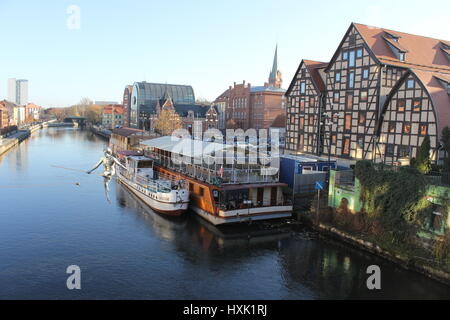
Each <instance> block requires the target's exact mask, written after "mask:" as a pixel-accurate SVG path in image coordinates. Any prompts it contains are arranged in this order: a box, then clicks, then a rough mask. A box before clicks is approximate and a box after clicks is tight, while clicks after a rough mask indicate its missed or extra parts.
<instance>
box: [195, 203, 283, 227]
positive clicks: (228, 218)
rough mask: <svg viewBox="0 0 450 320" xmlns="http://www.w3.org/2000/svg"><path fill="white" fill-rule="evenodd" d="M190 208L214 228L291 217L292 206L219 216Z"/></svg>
mask: <svg viewBox="0 0 450 320" xmlns="http://www.w3.org/2000/svg"><path fill="white" fill-rule="evenodd" d="M190 208H191V210H192V211H194V212H195V213H197V214H198V215H199V216H200V217H202V218H203V219H205V220H206V221H208V222H210V223H212V224H213V225H215V226H219V225H225V224H232V223H243V222H252V221H259V220H271V219H281V218H290V217H292V206H280V207H269V208H252V209H250V212H249V211H248V210H247V209H242V210H235V211H231V212H224V213H219V215H213V214H211V213H209V212H207V211H205V210H203V209H201V208H199V207H197V206H195V205H192V204H191V206H190Z"/></svg>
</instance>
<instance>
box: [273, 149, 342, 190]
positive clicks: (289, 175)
mask: <svg viewBox="0 0 450 320" xmlns="http://www.w3.org/2000/svg"><path fill="white" fill-rule="evenodd" d="M330 164H331V168H332V169H335V168H336V161H330V162H328V161H320V162H315V161H312V162H309V161H301V160H295V159H291V158H284V157H283V156H282V157H281V158H280V182H283V183H287V184H288V185H289V187H290V188H292V187H293V186H294V175H295V173H296V172H297V173H298V174H302V173H303V168H304V167H310V168H312V169H313V170H314V171H324V168H326V167H329V166H330ZM296 167H297V169H296Z"/></svg>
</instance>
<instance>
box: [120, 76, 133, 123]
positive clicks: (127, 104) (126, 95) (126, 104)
mask: <svg viewBox="0 0 450 320" xmlns="http://www.w3.org/2000/svg"><path fill="white" fill-rule="evenodd" d="M132 91H133V86H131V85H130V86H126V87H125V90H124V92H123V101H122V106H123V108H124V111H125V112H124V114H123V126H124V127H129V126H130V110H131V92H132Z"/></svg>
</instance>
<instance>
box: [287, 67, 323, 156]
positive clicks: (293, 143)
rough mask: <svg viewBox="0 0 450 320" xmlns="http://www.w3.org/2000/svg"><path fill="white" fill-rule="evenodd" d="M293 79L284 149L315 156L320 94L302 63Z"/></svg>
mask: <svg viewBox="0 0 450 320" xmlns="http://www.w3.org/2000/svg"><path fill="white" fill-rule="evenodd" d="M295 78H296V81H295V84H294V86H293V87H292V90H291V92H290V93H289V94H288V107H287V108H286V111H287V117H286V126H287V128H286V137H287V139H286V149H287V150H289V151H291V152H306V153H311V154H317V152H318V147H319V141H320V138H319V121H320V105H321V103H320V98H321V97H320V92H319V91H318V90H317V89H316V88H315V86H314V84H313V82H312V79H311V74H310V73H309V71H308V69H307V68H306V66H305V64H304V63H302V66H301V68H300V69H299V71H298V73H297V74H296V75H295Z"/></svg>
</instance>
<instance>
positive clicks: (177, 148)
mask: <svg viewBox="0 0 450 320" xmlns="http://www.w3.org/2000/svg"><path fill="white" fill-rule="evenodd" d="M141 144H142V145H144V146H147V147H151V148H155V149H159V150H163V151H168V152H171V153H176V154H179V155H182V156H188V157H191V158H197V157H202V156H207V155H211V154H212V153H214V152H220V151H222V150H224V149H227V148H233V147H234V146H233V145H227V144H222V143H216V142H206V141H201V140H193V139H188V138H178V137H173V136H164V137H160V138H156V139H151V140H145V141H143V142H142V143H141Z"/></svg>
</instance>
